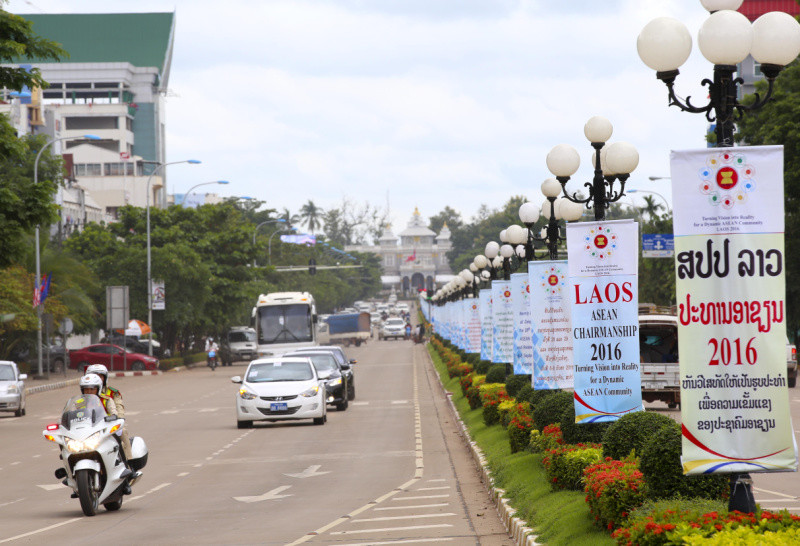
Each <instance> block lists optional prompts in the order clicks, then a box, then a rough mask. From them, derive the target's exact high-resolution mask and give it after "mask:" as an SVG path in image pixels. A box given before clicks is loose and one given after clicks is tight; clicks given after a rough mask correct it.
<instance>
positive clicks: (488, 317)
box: [478, 288, 492, 362]
mask: <svg viewBox="0 0 800 546" xmlns="http://www.w3.org/2000/svg"><path fill="white" fill-rule="evenodd" d="M478 302H479V303H478V308H479V309H480V315H481V360H488V361H490V362H491V360H492V290H491V289H490V288H484V289H482V290H481V291H480V293H479V297H478Z"/></svg>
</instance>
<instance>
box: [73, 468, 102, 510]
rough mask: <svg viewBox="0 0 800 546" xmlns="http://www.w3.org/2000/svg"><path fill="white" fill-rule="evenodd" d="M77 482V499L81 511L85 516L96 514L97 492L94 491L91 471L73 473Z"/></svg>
mask: <svg viewBox="0 0 800 546" xmlns="http://www.w3.org/2000/svg"><path fill="white" fill-rule="evenodd" d="M75 478H76V481H77V482H78V498H79V499H80V501H81V509H82V510H83V513H84V514H86V515H87V516H93V515H95V514H96V513H97V491H95V490H94V486H93V482H94V480H93V479H92V471H91V470H78V472H76V473H75Z"/></svg>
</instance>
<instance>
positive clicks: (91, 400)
mask: <svg viewBox="0 0 800 546" xmlns="http://www.w3.org/2000/svg"><path fill="white" fill-rule="evenodd" d="M105 416H106V410H105V408H104V407H103V403H102V402H101V401H100V399H99V398H98V397H97V396H95V395H94V394H86V395H84V394H79V395H78V396H73V397H72V398H70V399H69V400H68V401H67V405H66V406H64V411H63V412H61V426H63V427H64V428H66V429H72V428H83V427H84V426H92V425H95V424H97V423H99V422H100V421H102V420H103V419H104V418H105Z"/></svg>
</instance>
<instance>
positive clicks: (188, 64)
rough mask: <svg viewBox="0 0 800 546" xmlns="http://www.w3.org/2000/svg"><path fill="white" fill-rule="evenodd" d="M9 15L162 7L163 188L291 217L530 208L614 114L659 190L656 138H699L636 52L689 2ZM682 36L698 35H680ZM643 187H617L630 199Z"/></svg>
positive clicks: (664, 164) (300, 4) (578, 181)
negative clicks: (193, 163) (167, 165)
mask: <svg viewBox="0 0 800 546" xmlns="http://www.w3.org/2000/svg"><path fill="white" fill-rule="evenodd" d="M6 9H7V10H9V11H11V12H14V13H41V12H47V13H64V12H107V11H115V12H120V11H128V10H133V11H172V10H175V11H176V13H177V19H176V20H177V27H176V38H175V52H174V58H173V67H172V74H171V79H170V82H169V87H170V89H171V91H172V95H173V96H170V97H169V98H168V99H167V105H166V107H167V154H168V160H170V161H175V160H180V159H186V158H190V157H191V158H198V159H201V160H202V161H203V165H201V166H198V167H192V168H191V169H189V168H183V169H182V168H180V166H176V167H172V168H171V170H170V172H169V184H170V192H173V191H174V192H175V193H182V192H183V191H185V190H186V189H188V188H189V187H190V186H192V185H194V184H196V183H198V182H202V181H206V180H215V179H225V180H229V181H230V184H229V185H228V186H225V187H220V190H221V191H220V193H221V194H223V195H247V196H253V197H257V198H259V199H261V200H264V201H266V202H267V205H268V206H270V207H274V208H278V209H282V208H284V207H288V208H289V209H290V210H292V211H297V210H299V208H300V207H301V206H302V205H303V203H305V202H306V201H308V200H309V199H312V200H313V201H314V202H315V203H316V204H317V205H318V206H320V207H322V208H328V207H336V206H338V205H339V204H340V203H341V202H342V200H343V199H344V198H346V199H348V200H350V201H352V202H356V203H363V202H369V203H371V204H373V205H375V206H380V207H385V206H386V203H387V196H388V202H389V205H390V207H391V217H392V218H391V220H392V223H393V224H394V225H395V226H398V225H400V226H404V225H405V224H406V222H407V221H408V220H409V218H410V216H411V213H412V212H413V210H414V207H415V206H418V207H419V210H420V211H421V213H422V214H423V216H425V217H428V216H431V215H433V214H436V213H438V212H439V211H441V210H442V209H443V208H444V207H445V206H450V207H452V208H454V209H456V210H458V211H460V212H461V213H462V215H463V216H464V217H465V219H469V218H471V217H472V216H473V215H474V214H475V212H476V211H477V210H478V208H479V207H480V206H481V204H486V205H488V206H489V207H490V208H496V207H499V206H501V205H502V204H503V203H504V202H505V201H506V200H507V199H508V198H509V197H510V196H512V195H525V196H526V197H527V198H528V199H529V200H531V201H534V202H537V203H540V202H542V201H543V197H542V195H541V192H540V190H539V187H540V185H541V182H542V181H543V180H544V179H545V178H547V177H549V176H550V174H549V172H548V171H547V167H546V165H545V157H546V155H547V152H548V151H549V150H550V149H551V148H552V147H553V146H554V145H556V144H559V143H562V142H563V143H569V144H572V145H573V146H575V147H576V148H577V149H578V151H579V152H580V153H581V160H582V165H581V169H580V170H579V171H578V174H577V175H576V178H575V181H574V182H572V183H571V184H570V186H568V188H571V189H576V190H577V189H579V188H580V187H582V185H583V182H585V181H586V180H588V179H589V178H590V177H591V171H590V167H589V166H590V163H589V157H590V153H591V147H590V146H589V143H588V142H587V141H586V139H585V137H584V136H583V125H584V123H585V122H586V120H588V119H589V118H590V117H591V116H593V115H603V116H605V117H607V118H609V119H610V120H611V122H612V123H613V124H614V135H613V136H612V139H611V140H612V141H614V140H625V141H628V142H631V143H633V144H634V145H635V146H636V147H637V148H638V150H639V153H640V163H639V167H638V169H637V170H636V171H635V172H634V174H633V175H632V177H631V180H630V182H629V186H630V187H632V188H639V189H653V190H655V191H658V192H659V193H662V194H664V195H665V196H666V197H667V198H668V199H671V192H670V189H669V181H658V182H651V181H649V180H648V177H649V176H668V175H669V152H670V150H671V149H687V148H698V147H702V146H704V145H705V143H704V132H705V128H706V122H705V119H704V118H703V116H699V115H691V114H687V113H683V112H680V111H679V110H678V109H677V108H674V107H673V108H667V95H666V88H665V87H664V85H663V84H662V83H661V82H659V81H658V80H657V79H656V78H655V74H654V73H653V72H652V71H651V70H650V69H649V68H647V67H646V66H645V65H644V64H643V63H642V62H641V61H640V60H639V57H638V55H637V53H636V37H637V36H638V34H639V31H640V30H641V28H642V27H643V26H644V25H645V24H646V23H647V22H649V21H650V20H651V19H653V18H655V17H658V16H663V15H668V16H673V17H676V18H678V19H680V20H681V21H683V22H684V23H685V24H686V25H687V27H688V28H689V30H690V32H691V33H692V35H693V36H695V37H696V33H697V29H698V28H699V27H700V25H701V24H702V22H703V20H704V19H705V18H706V17H707V15H708V14H707V13H706V12H705V11H704V10H703V8H702V6H701V5H700V2H699V0H613V1H608V0H604V1H602V2H599V1H597V0H568V1H563V0H562V1H554V0H521V1H514V0H495V1H491V0H384V1H380V0H340V1H310V0H282V1H271V0H261V1H244V0H227V1H226V2H219V1H216V2H211V1H207V0H173V1H171V2H161V1H155V0H137V2H133V3H126V4H125V5H123V3H117V2H108V1H97V0H81V1H71V0H30V1H20V0H12V1H10V2H8V4H7V5H6ZM695 40H696V38H695ZM711 71H712V67H711V65H710V63H708V62H707V61H705V59H703V58H702V56H701V55H700V53H699V51H693V53H692V56H691V57H690V60H689V62H688V63H687V64H686V65H685V67H684V68H682V69H681V76H680V77H679V78H678V81H677V84H676V89H677V92H678V94H679V95H681V96H686V95H692V96H695V97H698V98H699V97H704V96H705V95H706V94H707V93H706V90H705V88H702V87H701V86H700V81H701V80H702V79H703V78H705V77H710V76H711ZM641 196H642V194H641V193H639V194H637V195H635V196H632V197H633V198H634V199H635V200H636V201H637V202H641Z"/></svg>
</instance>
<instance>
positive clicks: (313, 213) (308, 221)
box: [300, 199, 324, 233]
mask: <svg viewBox="0 0 800 546" xmlns="http://www.w3.org/2000/svg"><path fill="white" fill-rule="evenodd" d="M323 212H324V211H323V210H322V209H321V208H319V207H318V206H317V205H316V204H314V202H313V201H312V200H311V199H309V200H308V202H307V203H306V204H305V205H303V206H302V208H301V209H300V218H301V219H302V220H303V223H304V224H305V226H306V227H307V228H308V229H309V231H311V233H314V232H315V231H316V230H317V229H319V228H320V227H321V225H322V214H323Z"/></svg>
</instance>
